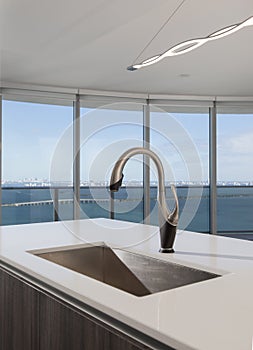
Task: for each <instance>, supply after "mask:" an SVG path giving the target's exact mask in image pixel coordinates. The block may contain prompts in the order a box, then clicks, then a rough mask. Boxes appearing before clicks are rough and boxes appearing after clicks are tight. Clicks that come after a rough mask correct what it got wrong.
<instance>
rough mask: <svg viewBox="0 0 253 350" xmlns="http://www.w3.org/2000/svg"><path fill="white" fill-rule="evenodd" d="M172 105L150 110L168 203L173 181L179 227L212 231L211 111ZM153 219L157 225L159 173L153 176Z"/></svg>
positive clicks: (154, 142)
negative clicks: (210, 219) (177, 202)
mask: <svg viewBox="0 0 253 350" xmlns="http://www.w3.org/2000/svg"><path fill="white" fill-rule="evenodd" d="M184 109H186V110H184V111H180V109H179V108H177V109H176V108H175V109H174V110H175V111H173V107H166V106H163V107H159V108H158V107H155V106H152V109H151V149H152V150H154V151H155V152H156V153H157V154H158V155H159V156H160V158H161V160H162V163H163V165H164V170H165V182H166V195H167V199H168V205H169V207H170V208H171V210H172V209H173V206H174V202H173V200H172V199H173V198H172V193H171V191H170V184H172V183H173V184H175V185H176V187H177V194H178V199H179V208H180V216H179V225H178V227H179V228H180V229H187V230H192V231H198V232H209V186H208V185H209V183H208V174H209V169H208V160H209V154H208V152H209V151H208V149H209V146H208V145H209V136H208V128H209V113H208V110H207V108H198V109H193V108H190V107H189V108H186V107H184ZM151 181H152V183H151V222H152V223H153V224H158V209H157V201H156V198H157V176H156V170H155V169H154V170H152V175H151Z"/></svg>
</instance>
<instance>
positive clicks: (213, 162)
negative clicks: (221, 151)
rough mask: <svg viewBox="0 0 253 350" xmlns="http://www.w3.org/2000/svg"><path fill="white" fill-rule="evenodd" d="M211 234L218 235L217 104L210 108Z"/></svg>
mask: <svg viewBox="0 0 253 350" xmlns="http://www.w3.org/2000/svg"><path fill="white" fill-rule="evenodd" d="M209 121H210V123H209V183H210V195H209V196H210V207H209V208H210V209H209V210H210V212H209V215H210V220H209V222H210V223H209V225H210V227H209V229H210V233H212V234H217V116H216V104H215V102H214V105H213V107H211V108H209Z"/></svg>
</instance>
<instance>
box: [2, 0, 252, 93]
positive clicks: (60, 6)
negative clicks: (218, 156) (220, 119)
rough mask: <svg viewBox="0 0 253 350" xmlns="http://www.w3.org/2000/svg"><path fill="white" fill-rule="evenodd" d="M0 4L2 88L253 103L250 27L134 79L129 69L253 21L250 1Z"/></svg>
mask: <svg viewBox="0 0 253 350" xmlns="http://www.w3.org/2000/svg"><path fill="white" fill-rule="evenodd" d="M181 1H182V0H127V1H126V0H72V1H69V0H68V1H67V0H2V5H1V7H2V9H1V16H2V18H1V34H2V36H1V75H2V76H1V80H2V81H4V82H13V83H27V84H38V85H47V86H59V87H73V88H84V89H95V90H110V91H121V92H139V93H153V94H177V95H209V96H210V95H211V96H253V40H252V39H253V26H251V27H246V28H244V29H242V30H241V31H238V32H237V33H235V34H232V35H230V36H228V37H225V38H222V39H220V40H215V41H212V42H208V43H207V44H205V45H203V46H202V47H200V48H198V49H196V50H193V51H191V52H189V53H187V54H184V55H181V56H177V57H171V58H167V59H164V60H163V61H161V62H160V63H158V64H156V65H153V66H150V67H148V68H144V69H141V70H139V71H135V72H129V71H127V70H126V68H127V66H129V65H131V64H133V63H137V62H139V61H142V60H144V59H146V58H148V57H151V56H153V55H155V54H159V53H161V52H163V51H165V50H166V49H168V48H169V47H171V46H173V45H175V44H176V43H178V42H182V41H184V40H188V39H191V38H196V37H204V36H207V35H209V34H210V33H212V32H214V31H216V30H218V29H221V28H223V27H225V26H228V25H230V24H234V23H238V22H241V21H243V20H245V19H247V18H248V17H250V16H252V15H253V0H186V1H185V2H184V4H183V5H182V7H181V8H180V9H179V11H178V12H177V13H176V14H175V16H174V17H172V19H171V20H170V21H169V22H168V24H167V25H166V26H165V28H164V29H163V30H162V31H161V32H160V34H159V35H158V36H157V37H156V38H155V40H154V41H153V42H152V43H151V45H150V46H149V47H148V48H147V49H146V50H145V51H144V53H143V54H142V55H141V56H140V57H139V59H138V60H137V61H136V58H137V56H138V55H139V54H140V52H141V51H142V49H143V48H144V47H145V45H146V44H147V43H148V42H149V40H150V39H151V38H152V37H153V36H154V34H155V33H156V32H157V31H158V30H159V28H160V27H161V26H162V24H163V23H164V22H165V21H166V19H167V18H168V17H169V16H170V14H171V13H172V12H173V11H174V9H175V8H176V7H177V6H178V5H179V4H180V2H181Z"/></svg>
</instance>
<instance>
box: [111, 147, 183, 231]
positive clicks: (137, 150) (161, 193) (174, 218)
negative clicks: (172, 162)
mask: <svg viewBox="0 0 253 350" xmlns="http://www.w3.org/2000/svg"><path fill="white" fill-rule="evenodd" d="M137 154H144V155H147V156H149V157H150V158H151V159H152V160H153V162H154V163H155V165H156V168H157V172H158V195H157V197H158V202H159V207H160V211H161V214H162V216H163V218H164V220H166V221H169V223H170V224H172V225H174V226H176V225H177V223H178V199H177V195H176V190H175V187H174V186H171V189H172V193H173V196H174V199H175V202H176V205H175V208H174V210H173V212H172V213H170V211H169V210H168V208H167V203H166V196H165V182H164V178H165V177H164V169H163V165H162V162H161V160H160V158H159V157H158V156H157V155H156V154H155V153H154V152H153V151H151V150H149V149H147V148H143V147H134V148H130V149H129V150H127V151H126V152H124V153H123V154H122V155H121V156H120V158H119V160H118V161H117V162H116V164H115V166H114V169H113V172H112V175H111V182H110V183H111V186H110V187H113V185H114V184H116V183H120V184H121V181H122V178H123V169H124V166H125V164H126V163H127V161H128V160H129V159H130V158H131V157H133V156H135V155H137ZM116 190H117V189H116Z"/></svg>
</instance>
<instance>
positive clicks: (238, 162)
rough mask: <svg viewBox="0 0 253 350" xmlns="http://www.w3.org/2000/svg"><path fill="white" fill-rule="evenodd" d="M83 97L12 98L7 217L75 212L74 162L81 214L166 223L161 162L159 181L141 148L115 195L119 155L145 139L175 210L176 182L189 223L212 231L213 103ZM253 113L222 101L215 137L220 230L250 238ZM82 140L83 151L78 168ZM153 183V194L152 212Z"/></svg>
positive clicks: (5, 173) (6, 145)
mask: <svg viewBox="0 0 253 350" xmlns="http://www.w3.org/2000/svg"><path fill="white" fill-rule="evenodd" d="M7 90H8V89H7ZM51 95H52V96H51ZM66 95H67V94H66ZM77 96H79V95H76V96H75V95H69V96H68V97H67V98H65V97H64V98H56V97H55V95H54V94H53V93H52V94H51V93H48V94H47V98H44V97H43V98H42V97H41V96H40V94H34V95H32V96H30V95H27V96H26V94H25V92H24V91H23V92H22V93H20V94H18V95H17V96H16V95H15V94H14V95H13V94H10V95H8V94H6V95H4V99H3V102H2V167H1V171H2V186H1V188H2V224H3V225H9V224H21V223H32V222H43V221H52V220H65V219H72V218H73V209H74V208H73V176H74V175H73V168H74V170H75V171H78V172H79V171H80V174H79V175H80V176H79V178H80V214H81V215H80V218H94V217H106V218H109V217H114V218H115V219H120V220H127V221H133V222H143V220H145V222H147V223H151V224H156V225H157V224H158V210H157V201H156V197H157V181H158V179H157V172H156V169H155V168H154V165H153V164H152V161H151V162H150V163H151V170H150V179H149V180H150V183H148V182H147V179H148V177H146V175H145V172H143V160H144V158H143V156H142V155H139V156H135V157H133V158H132V159H130V160H129V161H128V162H127V163H126V166H125V169H124V180H123V185H122V187H121V189H120V190H119V192H117V193H116V194H115V195H114V200H113V201H112V200H111V195H110V193H109V191H108V186H109V181H110V176H111V171H112V168H113V166H114V164H115V162H116V160H117V159H118V157H119V156H120V155H121V154H122V153H123V152H124V151H126V150H127V149H129V148H132V147H143V145H145V146H146V147H149V148H150V149H152V150H153V151H154V152H156V153H157V154H158V156H159V157H160V158H161V160H162V163H163V165H164V169H165V184H166V187H167V191H166V194H167V200H168V205H169V207H170V208H171V209H173V205H174V202H173V198H172V194H171V191H170V184H172V183H173V184H175V185H176V187H177V193H178V197H179V203H180V221H179V228H180V229H188V230H193V231H199V232H210V227H209V226H210V222H209V221H210V220H209V212H210V206H209V170H210V165H209V164H210V158H211V157H210V155H209V153H210V151H209V140H208V139H209V132H210V130H209V128H210V126H209V107H210V106H211V105H212V103H211V102H208V101H205V102H203V101H199V102H197V101H196V102H194V103H193V102H192V101H190V102H189V104H188V102H186V101H184V102H183V103H182V101H176V102H175V101H170V102H168V103H167V102H166V101H164V100H163V101H162V102H161V100H152V99H151V100H148V101H146V100H144V99H142V98H131V99H130V98H123V97H122V98H118V97H102V98H101V97H98V96H84V95H81V96H80V101H81V107H80V110H79V107H78V108H77V109H75V108H73V101H74V100H75V98H77ZM171 102H172V103H171ZM147 103H149V105H147ZM76 106H78V105H77V104H76ZM75 110H76V111H79V112H80V128H79V131H80V139H79V136H78V135H79V134H78V132H77V133H75V132H74V129H75V123H74V124H73V112H74V111H75ZM252 110H253V109H252V106H250V105H249V104H247V103H242V104H241V106H240V107H238V106H237V107H231V104H228V103H222V102H218V103H217V115H216V114H215V109H213V111H214V115H213V117H214V118H217V130H216V129H215V130H213V132H214V133H215V138H214V139H216V136H217V233H218V234H226V235H231V236H233V237H240V238H246V239H248V238H249V239H252V237H253V234H252V232H253V221H252V210H253V173H252V167H251V163H252V162H251V161H252V158H253V151H252V147H251V139H252V135H253V114H252ZM144 124H145V125H146V128H143V126H144ZM73 125H74V127H73ZM210 129H211V128H210ZM77 139H78V140H77ZM76 140H77V141H79V142H77V143H75V142H74V141H76ZM73 144H79V148H80V156H81V157H80V163H79V165H78V166H77V167H76V168H75V155H74V153H75V152H74V148H73ZM211 156H212V154H211ZM146 169H147V168H145V171H146ZM213 169H214V168H213ZM74 178H75V176H74ZM144 185H145V186H146V187H145V188H147V187H149V192H150V207H149V208H148V209H149V210H148V211H147V210H146V208H147V206H146V208H144V207H145V206H144V202H145V201H146V199H147V198H146V197H145V196H146V195H147V192H146V190H145V191H144ZM78 186H79V182H78ZM78 188H79V187H78ZM74 189H75V187H74ZM214 189H215V190H216V188H214ZM212 193H213V192H212ZM214 193H215V191H214ZM214 198H215V199H216V196H215V197H214ZM146 203H147V201H146ZM144 209H145V210H144ZM147 216H148V217H147Z"/></svg>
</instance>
